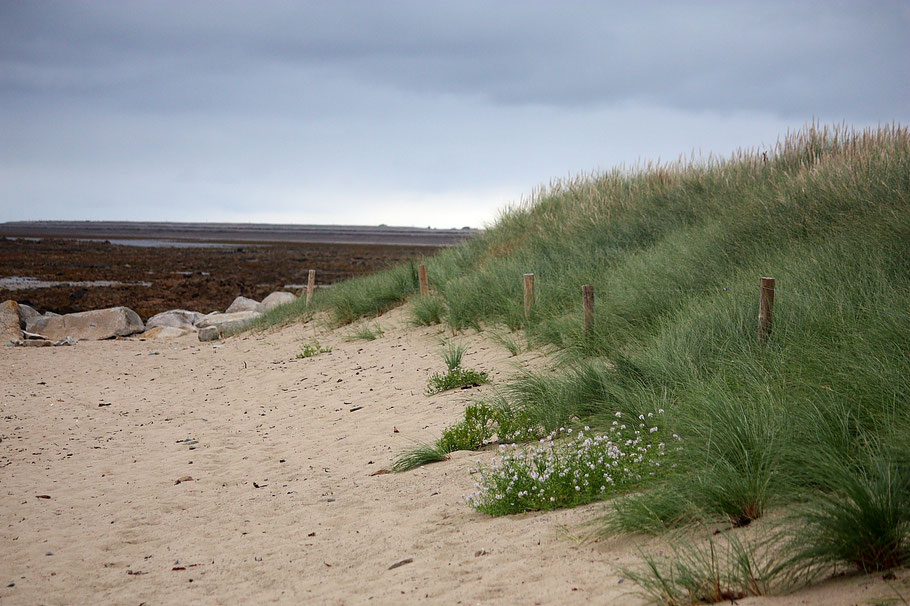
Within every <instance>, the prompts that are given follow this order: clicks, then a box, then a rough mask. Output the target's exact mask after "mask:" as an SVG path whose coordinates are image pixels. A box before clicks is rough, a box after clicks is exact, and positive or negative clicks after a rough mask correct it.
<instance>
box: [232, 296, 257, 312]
mask: <svg viewBox="0 0 910 606" xmlns="http://www.w3.org/2000/svg"><path fill="white" fill-rule="evenodd" d="M257 307H259V301H255V300H253V299H248V298H246V297H237V298H236V299H234V302H233V303H231V305H230V306H229V307H228V308H227V309H226V310H225V312H224V313H226V314H232V313H234V312H238V311H256V308H257Z"/></svg>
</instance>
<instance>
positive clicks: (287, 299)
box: [256, 292, 297, 313]
mask: <svg viewBox="0 0 910 606" xmlns="http://www.w3.org/2000/svg"><path fill="white" fill-rule="evenodd" d="M296 300H297V297H295V296H294V295H292V294H291V293H289V292H273V293H272V294H270V295H269V296H267V297H266V298H265V299H263V300H262V303H260V304H259V305H257V306H256V311H258V312H260V313H262V312H264V311H268V310H270V309H272V308H273V307H278V306H279V305H286V304H288V303H293V302H294V301H296Z"/></svg>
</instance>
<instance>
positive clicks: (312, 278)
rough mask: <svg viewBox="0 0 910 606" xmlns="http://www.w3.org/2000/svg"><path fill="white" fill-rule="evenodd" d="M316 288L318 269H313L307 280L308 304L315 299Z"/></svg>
mask: <svg viewBox="0 0 910 606" xmlns="http://www.w3.org/2000/svg"><path fill="white" fill-rule="evenodd" d="M314 290H316V270H315V269H311V270H310V273H309V274H308V275H307V281H306V306H307V307H309V306H310V303H311V302H312V301H313V291H314Z"/></svg>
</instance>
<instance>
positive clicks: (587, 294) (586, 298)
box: [581, 284, 594, 339]
mask: <svg viewBox="0 0 910 606" xmlns="http://www.w3.org/2000/svg"><path fill="white" fill-rule="evenodd" d="M581 299H582V302H583V303H584V306H585V338H586V339H587V338H590V337H591V332H592V331H593V330H594V286H593V285H591V284H585V285H584V286H582V287H581Z"/></svg>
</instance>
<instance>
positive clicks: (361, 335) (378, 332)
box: [345, 322, 385, 341]
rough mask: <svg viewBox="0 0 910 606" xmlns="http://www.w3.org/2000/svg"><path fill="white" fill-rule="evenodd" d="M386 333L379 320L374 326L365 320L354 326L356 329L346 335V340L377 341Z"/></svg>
mask: <svg viewBox="0 0 910 606" xmlns="http://www.w3.org/2000/svg"><path fill="white" fill-rule="evenodd" d="M384 334H385V331H384V330H382V327H381V326H379V323H378V322H376V323H374V324H373V325H372V326H370V325H369V324H367V323H366V322H364V323H362V324H360V325H359V326H356V327H354V329H353V330H352V331H351V332H349V333H348V335H347V336H346V337H345V340H347V341H358V340H362V341H375V340H376V339H377V338H379V337H381V336H382V335H384Z"/></svg>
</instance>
